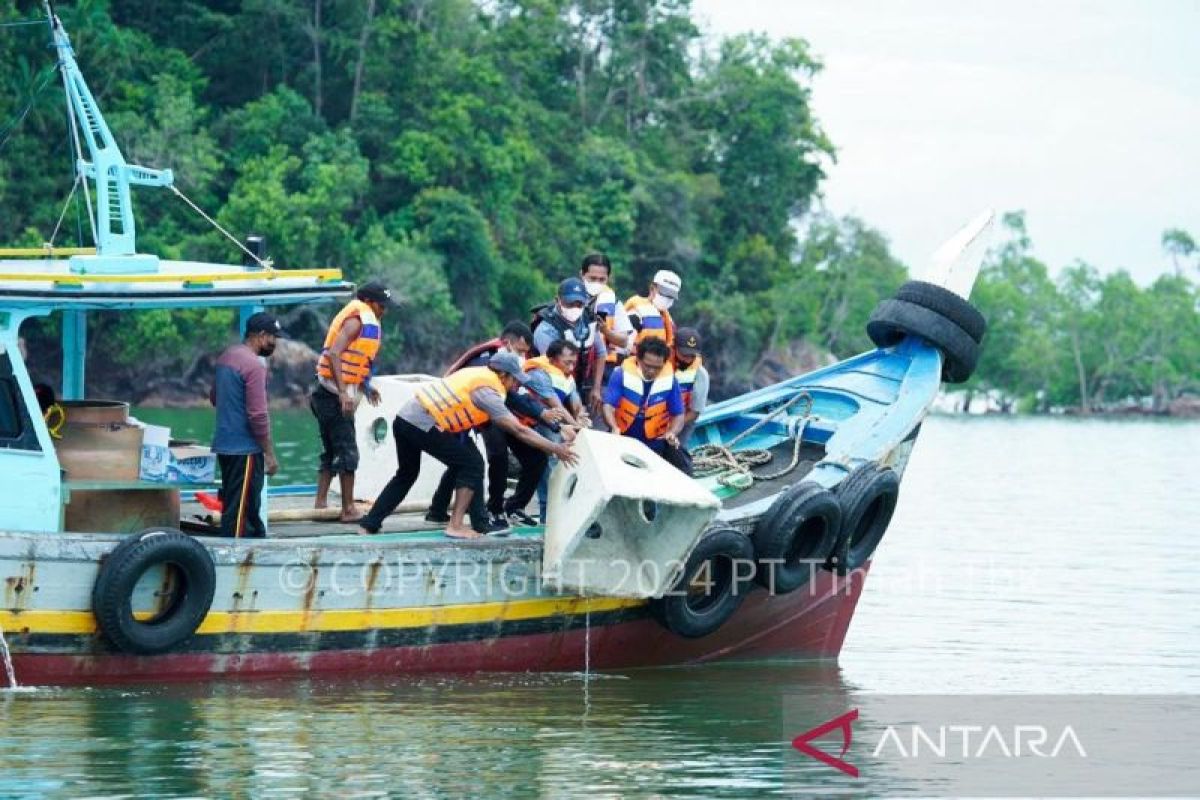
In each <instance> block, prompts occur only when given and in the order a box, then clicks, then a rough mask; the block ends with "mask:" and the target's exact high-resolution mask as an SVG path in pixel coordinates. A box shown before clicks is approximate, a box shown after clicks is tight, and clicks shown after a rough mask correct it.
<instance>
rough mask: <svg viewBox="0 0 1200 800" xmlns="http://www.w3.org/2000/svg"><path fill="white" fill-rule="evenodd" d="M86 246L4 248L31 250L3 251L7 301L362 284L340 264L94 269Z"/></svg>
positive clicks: (187, 297)
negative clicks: (43, 253) (50, 250)
mask: <svg viewBox="0 0 1200 800" xmlns="http://www.w3.org/2000/svg"><path fill="white" fill-rule="evenodd" d="M86 252H89V251H79V250H75V251H62V250H60V251H56V252H55V253H54V255H59V254H61V255H69V256H70V257H68V258H59V257H54V256H53V255H52V256H51V257H42V258H21V259H19V260H18V259H5V258H3V256H5V255H10V254H11V255H17V254H21V255H28V254H31V253H30V251H24V252H21V251H8V252H7V253H6V252H4V251H0V308H2V309H13V310H15V309H25V310H28V311H31V312H32V313H34V314H37V313H50V312H53V311H55V310H60V309H61V310H73V311H86V310H93V309H94V310H102V309H103V310H138V309H153V308H187V307H198V306H202V307H206V308H211V307H214V306H226V307H246V306H268V305H296V304H300V303H318V302H323V301H329V300H336V299H342V298H345V297H346V296H348V295H349V294H350V292H351V291H352V290H353V288H354V285H353V284H352V283H350V282H348V281H345V280H343V279H342V273H341V270H338V269H272V268H263V267H261V266H259V265H257V264H255V265H252V266H239V265H233V264H210V263H204V262H200V261H167V260H160V259H158V258H155V257H153V256H142V255H137V256H131V257H126V258H127V259H128V269H122V266H121V264H120V263H119V262H120V261H122V260H123V259H120V258H108V259H105V260H104V262H103V269H102V270H100V271H96V272H92V271H89V269H88V258H89V256H88V255H87V254H86ZM90 252H94V251H90ZM81 253H82V254H81ZM114 262H116V263H114Z"/></svg>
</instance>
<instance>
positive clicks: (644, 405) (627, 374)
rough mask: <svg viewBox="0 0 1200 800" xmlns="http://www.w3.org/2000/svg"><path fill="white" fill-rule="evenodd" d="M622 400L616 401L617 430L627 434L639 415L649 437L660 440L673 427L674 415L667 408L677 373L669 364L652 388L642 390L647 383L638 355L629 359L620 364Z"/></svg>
mask: <svg viewBox="0 0 1200 800" xmlns="http://www.w3.org/2000/svg"><path fill="white" fill-rule="evenodd" d="M621 380H622V384H621V399H620V400H619V401H617V408H616V413H615V414H614V415H613V416H615V417H616V420H617V430H619V431H620V432H621V433H627V432H628V431H629V429H630V428H631V427H633V423H634V422H635V421H636V420H637V418H638V417H639V416H640V417H642V418H643V422H642V429H643V430H644V431H645V434H646V439H648V440H653V439H661V438H662V437H663V436H665V435H666V433H667V430H668V429H669V428H670V427H671V414H670V412H669V411H668V410H667V398H668V397H670V395H671V391H672V389H674V388H675V376H674V374H673V373H672V370H671V367H670V365H669V364H668V365H667V366H665V367H663V371H662V372H660V373H659V374H658V377H657V378H655V379H654V381H653V382H652V383H651V384H650V391H648V392H644V393H643V387H644V386H645V384H646V381H645V379H644V378H643V377H642V371H641V369H639V368H638V364H637V359H636V358H627V359H625V361H623V362H622V363H621Z"/></svg>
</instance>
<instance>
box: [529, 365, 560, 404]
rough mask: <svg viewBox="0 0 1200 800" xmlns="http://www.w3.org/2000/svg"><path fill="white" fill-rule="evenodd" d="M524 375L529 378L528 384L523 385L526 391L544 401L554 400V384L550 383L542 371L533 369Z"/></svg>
mask: <svg viewBox="0 0 1200 800" xmlns="http://www.w3.org/2000/svg"><path fill="white" fill-rule="evenodd" d="M525 374H526V375H528V376H529V382H528V383H526V384H525V388H526V389H528V390H529V391H531V392H533V393H534V394H536V395H538V396H539V397H542V398H545V399H546V400H553V399H554V384H553V383H551V382H550V376H549V375H547V374H546V373H545V371H544V370H540V369H535V370H534V371H533V372H527V373H525Z"/></svg>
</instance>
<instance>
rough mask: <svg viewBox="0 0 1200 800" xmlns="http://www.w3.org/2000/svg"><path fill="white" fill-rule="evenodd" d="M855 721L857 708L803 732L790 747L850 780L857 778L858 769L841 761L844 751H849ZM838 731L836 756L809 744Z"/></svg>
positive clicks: (793, 740)
mask: <svg viewBox="0 0 1200 800" xmlns="http://www.w3.org/2000/svg"><path fill="white" fill-rule="evenodd" d="M856 719H858V709H857V708H855V709H852V710H850V711H847V712H846V713H845V714H842V715H841V716H840V717H834V718H833V719H831V720H829V721H828V722H825V723H823V724H821V725H818V726H817V727H815V728H813V729H812V730H810V731H805V732H804V733H802V734H800V735H799V736H797V737H796V738H795V739H792V747H794V748H796V749H797V750H799V751H800V752H801V753H804V755H806V756H808V757H810V758H815V759H816V760H817V761H820V762H821V763H822V764H826V765H828V766H830V767H833V768H834V769H836V770H839V771H841V772H844V773H846V774H847V775H849V776H850V777H852V778H857V777H858V767H856V766H854V765H853V764H851V763H849V762H847V761H843V760H842V757H843V756H845V755H846V751H847V750H849V749H850V740H851V738H852V734H851V729H850V726H851V724H853V722H854V721H855V720H856ZM838 729H840V730H841V731H842V752H841V753H839V754H838V755H837V756H831V755H829V753H826V752H825V751H824V750H818V749H817V748H816V747H814V746H813V745H812V744H810V743H811V742H812V741H813V739H820V738H821V737H822V736H824V735H825V734H827V733H829V732H830V731H835V730H838Z"/></svg>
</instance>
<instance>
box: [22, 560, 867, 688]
mask: <svg viewBox="0 0 1200 800" xmlns="http://www.w3.org/2000/svg"><path fill="white" fill-rule="evenodd" d="M865 576H866V571H865V569H864V570H860V571H857V572H854V573H851V574H850V575H848V576H846V577H844V578H838V577H837V576H835V575H833V574H832V573H828V572H824V571H821V572H819V573H818V574H817V575H816V576H815V578H814V580H813V581H812V582H811V583H810V584H809V585H808V586H805V587H802V588H801V589H798V590H797V591H795V592H792V593H790V594H788V595H782V596H771V595H769V594H768V593H767V592H766V591H764V590H761V589H755V590H753V591H752V592H751V593H750V595H749V596H748V597H747V598H746V599H745V601H744V602H743V603H742V605H741V607H740V608H739V610H738V611H737V613H735V615H734V616H733V617H732V618H731V619H730V620H728V621H727V622H726V623H725V624H724V625H723V626H722V627H721V628H719V629H718V630H717V631H716V632H714V633H712V634H710V635H708V636H705V637H703V638H698V639H686V638H682V637H679V636H676V635H675V634H672V633H671V632H669V631H668V630H667V629H666V628H664V627H663V626H661V625H660V624H659V623H658V622H657V621H655V620H654V619H653V618H652V617H651V616H650V614H649V612H648V607H647V606H646V605H645V604H640V605H633V606H625V607H620V608H615V609H614V608H604V606H605V605H606V604H605V603H604V602H603V601H599V602H594V603H591V605H595V606H597V607H598V608H599V609H601V610H596V611H588V610H586V609H587V608H588V606H589V602H588V601H583V600H578V601H577V603H578V605H579V608H583V609H585V610H583V611H582V612H580V610H579V608H572V609H571V610H570V611H568V612H567V613H562V614H554V615H551V616H546V617H533V618H530V619H525V620H519V621H506V620H503V619H496V620H491V621H488V622H485V623H482V624H481V623H462V624H451V625H429V626H425V627H422V628H420V629H416V630H413V629H387V628H375V629H369V630H364V631H358V632H348V631H326V632H322V633H318V634H313V633H309V634H305V633H295V634H289V633H282V634H273V633H258V634H238V633H220V634H198V635H197V636H195V637H193V638H192V640H190V641H189V642H188V643H186V644H185V645H184V646H183V647H182V648H181V649H180V651H179V652H174V653H168V654H164V655H157V656H134V655H128V654H123V653H118V652H115V651H113V650H112V649H111V648H110V647H109V646H108V645H107V643H106V642H105V641H104V640H103V639H102V637H100V636H99V635H98V634H58V635H54V634H41V635H37V636H23V635H22V634H20V633H19V632H17V633H16V635H14V633H13V632H10V634H9V638H10V640H12V643H13V645H14V651H15V652H14V654H13V661H14V668H15V670H16V674H17V677H18V680H19V681H20V682H21V683H23V684H34V685H72V684H87V685H99V684H114V683H144V682H163V681H194V680H208V679H214V678H227V677H230V678H234V677H235V678H268V677H288V676H318V675H324V676H331V675H395V674H403V673H420V672H476V671H495V672H505V671H575V670H582V669H584V668H585V667H589V668H591V669H599V670H608V669H629V668H637V667H653V666H667V665H682V664H697V663H704V662H709V661H715V660H734V659H755V660H757V659H807V660H812V659H834V658H836V657H837V655H838V653H839V651H840V650H841V647H842V643H843V641H844V639H845V636H846V632H847V629H848V628H849V625H850V620H851V618H852V616H853V614H854V608H855V606H856V604H857V602H858V598H859V596H860V594H861V591H862V586H863V581H864V580H865ZM609 605H611V604H609ZM371 642H374V643H375V644H374V645H371V644H370V643H371Z"/></svg>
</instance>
